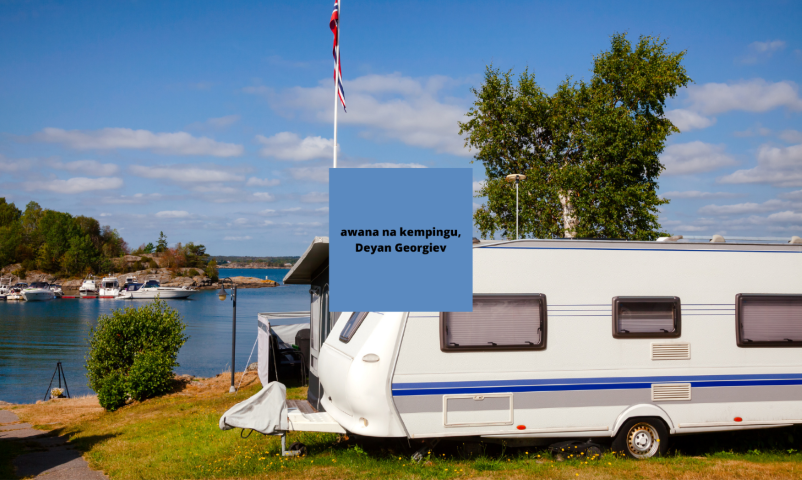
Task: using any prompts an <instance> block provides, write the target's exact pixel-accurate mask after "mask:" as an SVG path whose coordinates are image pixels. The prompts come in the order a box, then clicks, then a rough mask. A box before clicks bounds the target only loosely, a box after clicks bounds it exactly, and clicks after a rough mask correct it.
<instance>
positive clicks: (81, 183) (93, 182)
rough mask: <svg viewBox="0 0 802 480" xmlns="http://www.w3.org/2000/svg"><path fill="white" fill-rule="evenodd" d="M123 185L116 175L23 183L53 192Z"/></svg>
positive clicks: (109, 187) (72, 191)
mask: <svg viewBox="0 0 802 480" xmlns="http://www.w3.org/2000/svg"><path fill="white" fill-rule="evenodd" d="M122 186H123V180H122V179H121V178H118V177H100V178H86V177H75V178H69V179H67V180H46V181H33V182H25V183H23V187H24V188H25V189H26V190H47V191H50V192H55V193H69V194H73V193H83V192H92V191H96V190H114V189H116V188H120V187H122Z"/></svg>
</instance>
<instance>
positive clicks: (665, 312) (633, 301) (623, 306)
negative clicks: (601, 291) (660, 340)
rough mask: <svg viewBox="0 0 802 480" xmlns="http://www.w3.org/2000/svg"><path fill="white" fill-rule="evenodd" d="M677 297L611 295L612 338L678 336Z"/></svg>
mask: <svg viewBox="0 0 802 480" xmlns="http://www.w3.org/2000/svg"><path fill="white" fill-rule="evenodd" d="M680 311H681V308H680V301H679V297H615V298H613V337H615V338H655V337H679V336H680V326H681V318H680Z"/></svg>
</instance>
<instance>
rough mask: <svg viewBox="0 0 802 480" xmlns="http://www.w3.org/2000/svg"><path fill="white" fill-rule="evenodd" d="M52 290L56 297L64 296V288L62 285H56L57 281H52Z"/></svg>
mask: <svg viewBox="0 0 802 480" xmlns="http://www.w3.org/2000/svg"><path fill="white" fill-rule="evenodd" d="M50 291H51V292H53V295H55V296H56V298H61V297H63V296H64V290H62V289H61V285H56V284H55V283H51V284H50Z"/></svg>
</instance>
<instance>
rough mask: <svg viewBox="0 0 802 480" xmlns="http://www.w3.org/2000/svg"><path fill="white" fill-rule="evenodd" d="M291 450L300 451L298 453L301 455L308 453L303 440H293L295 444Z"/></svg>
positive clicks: (291, 446)
mask: <svg viewBox="0 0 802 480" xmlns="http://www.w3.org/2000/svg"><path fill="white" fill-rule="evenodd" d="M290 451H291V452H300V453H298V455H300V456H305V455H306V454H307V451H306V445H304V444H303V443H301V442H293V444H292V445H290Z"/></svg>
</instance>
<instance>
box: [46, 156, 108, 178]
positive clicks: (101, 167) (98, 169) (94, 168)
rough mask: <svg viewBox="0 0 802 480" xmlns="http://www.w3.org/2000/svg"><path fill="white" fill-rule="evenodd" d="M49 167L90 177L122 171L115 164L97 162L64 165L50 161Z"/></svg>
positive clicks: (89, 161) (85, 161)
mask: <svg viewBox="0 0 802 480" xmlns="http://www.w3.org/2000/svg"><path fill="white" fill-rule="evenodd" d="M47 165H48V166H49V167H50V168H55V169H57V170H67V171H70V172H81V173H88V174H90V175H101V176H104V177H108V176H110V175H114V174H115V173H117V172H119V171H120V167H118V166H117V165H115V164H113V163H100V162H98V161H97V160H77V161H75V162H67V163H62V162H61V161H60V160H49V161H47Z"/></svg>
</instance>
